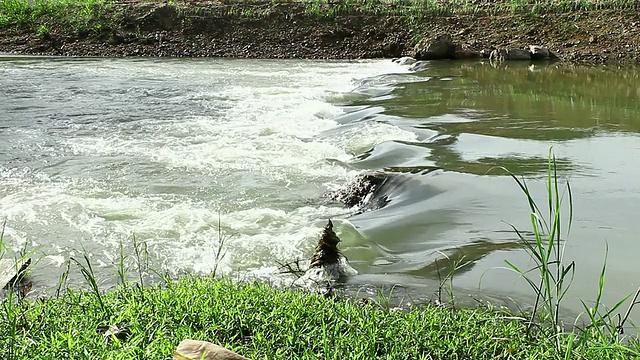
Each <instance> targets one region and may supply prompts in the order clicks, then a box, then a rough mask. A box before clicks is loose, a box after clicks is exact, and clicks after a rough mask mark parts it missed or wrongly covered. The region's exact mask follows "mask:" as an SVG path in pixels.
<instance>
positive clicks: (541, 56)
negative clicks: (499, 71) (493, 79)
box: [483, 45, 557, 62]
mask: <svg viewBox="0 0 640 360" xmlns="http://www.w3.org/2000/svg"><path fill="white" fill-rule="evenodd" d="M487 53H488V54H489V60H491V61H498V62H501V61H504V60H513V61H539V60H554V59H557V56H555V55H554V54H553V53H552V52H551V51H549V49H547V48H545V47H542V46H539V45H529V46H528V47H527V48H525V49H505V48H502V49H495V50H492V51H490V52H489V51H483V54H487Z"/></svg>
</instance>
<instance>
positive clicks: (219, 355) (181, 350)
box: [172, 339, 250, 360]
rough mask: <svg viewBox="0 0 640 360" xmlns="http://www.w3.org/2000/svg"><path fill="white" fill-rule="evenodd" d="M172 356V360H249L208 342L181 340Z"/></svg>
mask: <svg viewBox="0 0 640 360" xmlns="http://www.w3.org/2000/svg"><path fill="white" fill-rule="evenodd" d="M172 355H173V359H174V360H250V359H249V358H246V357H244V356H242V355H238V354H236V353H235V352H233V351H231V350H229V349H227V348H223V347H222V346H218V345H216V344H213V343H210V342H208V341H199V340H191V339H185V340H182V341H181V342H180V344H179V345H178V348H177V349H176V350H175V351H174V352H173V354H172Z"/></svg>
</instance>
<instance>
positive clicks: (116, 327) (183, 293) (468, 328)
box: [0, 277, 638, 360]
mask: <svg viewBox="0 0 640 360" xmlns="http://www.w3.org/2000/svg"><path fill="white" fill-rule="evenodd" d="M13 300H14V301H13V302H5V303H4V306H3V307H2V309H3V310H0V311H1V314H2V317H0V321H2V322H1V323H0V324H2V326H0V351H2V353H3V355H4V358H5V359H7V360H11V359H27V358H29V359H59V358H97V359H106V358H111V359H166V358H168V357H169V356H170V354H171V352H172V350H173V349H175V347H176V346H177V345H178V343H179V342H180V341H182V340H183V339H185V338H192V339H198V340H206V341H211V342H214V343H217V344H220V345H222V346H225V347H227V348H229V349H232V350H234V351H236V352H237V353H239V354H241V355H243V356H246V357H248V358H252V359H335V358H344V357H347V358H349V359H503V358H504V359H525V358H527V359H557V358H558V359H560V358H562V359H568V358H582V359H622V358H625V359H631V358H634V356H637V354H638V352H637V349H636V348H635V347H625V346H622V345H620V344H617V343H610V344H601V343H599V342H598V343H597V344H596V343H595V342H594V343H591V342H588V343H587V344H586V345H582V346H578V345H577V344H574V343H573V341H574V340H575V338H574V337H573V336H571V335H569V336H564V335H555V334H553V333H552V332H551V330H549V329H546V328H542V329H536V328H534V329H531V330H527V323H526V321H524V319H523V318H520V317H516V316H511V315H509V314H506V313H500V312H497V311H495V310H492V309H487V308H479V309H466V310H465V309H459V310H455V311H452V309H451V308H449V307H446V306H421V307H416V308H415V309H413V310H414V311H402V310H397V309H394V308H390V307H389V306H386V305H385V299H384V298H379V299H377V300H376V299H373V300H372V299H369V300H366V299H354V300H344V299H339V298H334V297H324V296H320V295H314V294H308V293H304V292H300V291H293V290H279V289H275V288H273V287H271V286H269V285H265V284H257V283H249V284H240V283H237V282H232V281H229V280H216V279H214V278H212V277H204V278H182V279H180V280H177V281H169V282H167V283H166V284H164V285H163V286H154V287H147V286H133V285H128V286H122V287H120V288H118V289H116V290H115V291H113V292H109V293H100V292H78V291H63V292H62V293H61V295H60V297H53V298H46V299H45V298H42V299H39V300H22V301H18V300H17V299H15V297H14V298H13ZM556 339H558V342H557V343H556ZM593 341H596V338H595V337H594V338H593ZM634 346H635V345H634Z"/></svg>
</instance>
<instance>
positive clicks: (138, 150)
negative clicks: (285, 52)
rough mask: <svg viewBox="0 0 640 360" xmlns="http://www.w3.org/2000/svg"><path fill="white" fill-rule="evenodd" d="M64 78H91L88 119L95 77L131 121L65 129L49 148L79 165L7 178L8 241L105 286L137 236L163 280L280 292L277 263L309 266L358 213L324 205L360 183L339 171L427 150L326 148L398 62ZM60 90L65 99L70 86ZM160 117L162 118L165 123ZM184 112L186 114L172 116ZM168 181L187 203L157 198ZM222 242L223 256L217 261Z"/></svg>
mask: <svg viewBox="0 0 640 360" xmlns="http://www.w3.org/2000/svg"><path fill="white" fill-rule="evenodd" d="M63 64H64V63H63ZM60 66H63V65H60ZM65 66H67V67H64V66H63V68H62V69H60V68H57V67H56V66H52V67H46V69H45V70H46V71H49V72H52V76H53V75H56V71H62V72H65V71H68V72H73V74H74V75H73V76H74V77H75V78H78V77H79V78H80V79H82V76H87V77H89V79H87V80H82V81H81V82H80V84H79V85H78V84H77V81H74V84H75V85H73V86H75V88H74V93H73V94H74V95H73V96H74V97H75V98H74V99H76V100H77V101H78V103H80V104H82V106H90V105H87V104H90V102H89V101H85V100H83V98H82V96H83V95H82V94H83V93H86V94H91V96H92V97H93V96H96V94H100V88H99V87H100V86H99V85H95V87H92V86H94V85H92V83H91V82H90V79H91V77H95V78H96V83H99V82H103V85H102V86H105V87H108V88H110V89H111V91H112V94H111V97H112V98H113V100H112V101H113V102H117V103H118V104H119V103H120V102H121V103H122V106H123V107H125V106H128V107H127V112H131V114H128V113H123V114H115V115H114V114H112V113H109V117H108V118H103V117H100V116H99V115H87V116H86V119H85V120H84V121H75V122H73V123H69V121H68V120H64V121H65V123H64V125H65V126H64V127H61V129H62V130H59V131H62V132H63V135H64V136H57V137H55V138H53V140H51V141H53V144H50V147H53V150H54V151H50V152H49V154H48V155H47V156H49V157H52V158H56V157H63V158H65V159H67V160H68V159H70V160H71V161H67V162H60V163H59V164H58V165H55V163H48V166H49V167H46V166H35V167H33V168H29V169H28V170H21V169H19V168H1V169H0V214H2V216H3V217H5V218H6V219H7V232H6V234H7V235H8V236H7V240H8V241H17V242H18V243H24V242H28V241H33V242H35V243H37V244H39V245H40V246H42V247H43V248H46V251H45V253H46V254H47V255H48V256H49V258H48V259H49V260H51V263H52V264H55V265H56V266H59V265H60V263H61V261H64V260H63V259H67V258H68V257H69V256H70V254H71V253H76V254H77V253H78V252H80V251H81V249H82V248H83V247H84V248H85V249H86V251H88V252H90V253H92V254H93V255H94V257H95V258H96V261H97V262H98V263H99V264H102V265H103V267H104V268H105V269H104V273H105V276H107V275H106V274H107V273H108V272H112V269H111V267H112V265H111V263H112V262H114V261H115V259H116V256H115V254H116V252H117V249H118V247H119V244H121V243H122V244H124V246H125V247H126V248H127V249H129V251H130V249H131V246H132V245H131V243H132V237H133V236H134V235H135V236H136V238H137V239H138V240H139V241H144V242H145V243H146V244H147V246H148V248H149V250H150V252H151V254H152V257H156V258H158V259H159V260H158V264H155V265H156V266H158V265H160V266H161V267H163V268H167V269H171V270H174V271H175V272H184V271H187V272H197V273H207V272H210V271H212V270H213V269H214V268H216V267H217V271H218V272H220V273H225V274H230V275H239V274H244V275H246V276H255V277H256V278H263V279H264V278H272V277H274V276H277V274H278V273H279V270H278V266H277V263H279V262H280V263H284V262H287V261H292V260H296V259H306V258H308V257H309V256H310V254H311V251H312V249H313V247H314V246H315V242H316V241H317V238H318V236H319V235H320V233H321V230H322V227H323V226H324V225H325V224H326V220H327V219H329V218H336V217H340V216H344V215H345V213H346V211H347V210H345V209H343V208H341V207H340V206H337V205H336V206H323V205H320V202H319V199H318V198H319V197H320V195H321V194H322V192H323V191H326V190H328V189H333V188H336V187H338V186H340V185H341V184H344V183H345V182H346V181H347V180H348V179H349V178H350V177H352V176H353V175H354V174H353V171H349V170H347V169H346V168H344V167H342V166H339V165H337V164H335V163H332V162H330V161H327V159H337V160H340V161H348V160H349V159H350V158H351V156H352V154H353V153H354V152H359V151H361V150H362V149H364V148H367V147H372V146H374V145H375V144H377V143H380V142H383V141H386V140H389V139H407V140H413V139H415V135H413V136H412V135H411V134H410V133H408V132H405V131H403V130H400V129H398V128H396V127H394V126H392V125H388V124H383V123H366V124H363V126H360V127H354V128H349V129H347V131H345V132H344V133H339V134H340V135H339V136H337V137H328V138H321V137H316V136H317V135H318V134H320V133H322V132H324V131H327V130H330V129H333V128H335V127H336V126H338V124H337V123H336V122H335V121H333V120H332V118H334V117H336V116H338V115H340V114H341V113H342V109H341V108H340V107H338V106H335V105H332V104H330V103H328V102H327V98H328V97H333V96H335V93H340V92H348V91H350V90H351V89H353V88H354V87H355V86H357V84H358V83H357V80H359V79H362V78H365V77H368V76H373V75H377V74H383V73H388V72H394V71H395V72H403V71H404V69H403V68H401V67H399V66H398V65H396V64H392V63H390V62H383V61H373V62H352V63H346V62H299V63H294V62H269V61H262V62H261V61H222V62H217V63H212V64H209V63H207V62H193V63H192V62H184V63H181V62H166V63H163V62H153V63H146V62H143V63H140V62H127V61H124V60H123V61H114V60H111V61H108V62H101V61H96V62H84V63H82V64H78V63H73V62H70V63H68V64H67V65H65ZM137 71H140V73H139V74H138V73H137ZM132 74H134V75H132ZM135 74H138V76H144V78H143V79H142V78H141V79H140V80H136V79H135ZM58 75H59V74H58ZM132 76H133V78H132ZM154 78H157V79H155V80H154ZM61 79H64V77H61ZM76 80H77V79H76ZM83 81H85V82H83ZM169 82H171V86H168V85H164V84H165V83H169ZM59 85H60V86H61V88H63V89H64V88H65V86H67V85H65V84H64V80H60V84H59ZM162 86H165V87H162ZM121 87H123V88H124V90H126V91H123V89H122V88H121ZM176 89H178V90H180V91H176ZM43 90H44V91H46V90H47V89H43ZM118 94H120V95H118ZM108 95H109V94H106V95H104V96H105V98H106V99H109V97H108ZM127 96H129V97H134V98H133V99H128V98H127ZM136 96H138V97H139V98H135V97H136ZM60 97H61V98H64V96H60ZM149 99H151V100H149ZM83 101H85V102H83ZM136 101H138V102H139V104H138V105H139V106H138V107H139V108H140V109H138V108H137V107H136V106H134V105H135V102H136ZM145 101H149V102H148V103H146V102H145ZM69 104H71V105H67V104H66V103H62V102H61V103H60V104H59V105H58V106H60V107H64V106H73V102H69ZM149 104H150V105H149ZM167 104H169V105H167ZM112 105H113V104H109V106H112ZM105 106H106V105H105ZM113 106H115V105H113ZM118 106H120V105H118ZM144 106H148V107H147V108H144ZM155 106H158V107H159V108H161V109H162V111H159V112H157V113H156V112H154V111H155V110H154V107H155ZM172 106H175V107H176V108H178V109H180V111H177V110H176V112H175V113H172V112H171V109H172ZM109 109H111V108H109ZM165 109H167V110H165ZM76 110H77V111H78V112H80V113H82V112H81V110H82V111H84V110H83V109H76ZM101 111H104V109H103V108H100V107H98V108H97V109H87V110H86V112H87V113H88V114H99V113H100V112H101ZM127 116H130V117H131V119H130V118H128V117H127ZM121 120H122V121H121ZM124 120H126V121H124ZM25 131H26V132H30V133H32V134H34V135H36V136H40V137H42V136H46V134H47V131H42V130H41V129H37V128H36V129H31V128H29V129H27V130H25ZM37 140H39V139H35V140H34V141H37ZM40 140H41V139H40ZM36 150H37V149H36ZM36 153H37V151H36ZM33 161H37V159H34V160H33ZM34 175H35V176H34ZM172 179H179V180H172ZM162 181H163V182H164V183H166V184H165V185H167V186H169V185H170V186H173V187H176V188H178V190H176V191H177V192H176V193H171V192H167V191H164V190H157V191H156V190H149V189H151V187H150V186H151V185H154V184H156V183H158V182H162ZM175 181H178V182H177V183H176V182H175ZM214 185H215V188H214V189H213V190H211V189H209V187H213V186H214ZM203 194H204V195H203ZM238 194H240V195H238ZM221 199H224V201H225V203H224V204H222V203H220V202H221ZM222 208H224V209H225V211H224V212H222V211H221V210H220V209H222ZM218 221H220V224H221V227H222V231H221V232H219V230H218ZM221 241H223V242H224V244H223V252H224V253H225V256H224V257H223V258H222V259H221V260H220V261H216V253H217V251H218V248H219V245H220V242H221ZM216 262H217V263H216ZM107 268H109V270H108V271H107ZM48 281H51V279H48ZM274 281H275V280H274Z"/></svg>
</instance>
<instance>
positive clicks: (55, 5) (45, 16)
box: [0, 0, 111, 36]
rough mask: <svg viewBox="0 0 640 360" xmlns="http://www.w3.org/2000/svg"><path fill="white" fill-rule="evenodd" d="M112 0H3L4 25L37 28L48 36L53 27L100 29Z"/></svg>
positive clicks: (0, 24)
mask: <svg viewBox="0 0 640 360" xmlns="http://www.w3.org/2000/svg"><path fill="white" fill-rule="evenodd" d="M110 3H111V1H110V0H2V1H0V29H3V28H7V27H10V26H15V27H18V28H33V29H35V30H37V33H38V35H39V36H47V35H48V34H49V32H50V31H51V28H52V27H56V26H60V25H65V26H70V27H71V28H72V29H73V30H74V31H76V32H78V33H82V32H88V31H95V32H98V31H100V29H101V27H102V26H103V24H102V23H103V22H104V21H103V20H102V18H103V17H104V14H106V12H107V11H108V9H109V4H110Z"/></svg>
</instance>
